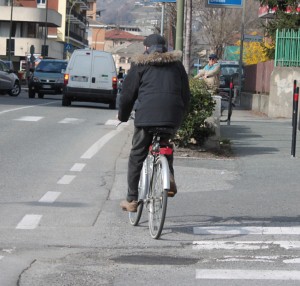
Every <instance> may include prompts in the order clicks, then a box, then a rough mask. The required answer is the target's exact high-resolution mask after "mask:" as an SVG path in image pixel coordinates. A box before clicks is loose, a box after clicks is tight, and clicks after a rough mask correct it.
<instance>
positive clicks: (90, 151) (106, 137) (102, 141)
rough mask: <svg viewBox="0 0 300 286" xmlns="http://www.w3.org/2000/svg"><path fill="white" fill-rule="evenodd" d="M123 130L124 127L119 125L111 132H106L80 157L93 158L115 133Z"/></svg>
mask: <svg viewBox="0 0 300 286" xmlns="http://www.w3.org/2000/svg"><path fill="white" fill-rule="evenodd" d="M122 130H123V128H122V127H119V128H118V129H116V130H112V131H110V132H109V133H107V134H105V135H104V136H103V137H101V138H100V139H99V140H98V141H97V142H95V143H94V144H93V145H92V146H91V147H90V148H89V149H88V150H87V151H86V152H85V153H84V154H83V155H82V156H81V157H80V158H81V159H91V158H92V157H93V156H94V155H96V154H97V153H98V152H99V151H100V149H101V148H102V147H103V146H104V145H105V144H106V143H107V142H108V141H109V140H110V139H112V138H113V137H114V136H115V135H117V134H118V133H119V132H121V131H122Z"/></svg>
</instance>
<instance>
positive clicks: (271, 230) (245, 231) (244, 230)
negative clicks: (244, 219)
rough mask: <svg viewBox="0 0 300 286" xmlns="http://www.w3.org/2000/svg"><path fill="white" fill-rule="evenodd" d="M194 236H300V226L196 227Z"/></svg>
mask: <svg viewBox="0 0 300 286" xmlns="http://www.w3.org/2000/svg"><path fill="white" fill-rule="evenodd" d="M193 232H194V234H202V235H203V234H206V235H211V234H222V235H226V234H230V235H236V234H241V235H252V234H253V235H257V234H258V235H274V234H276V235H277V234H281V235H282V234H288V235H293V234H297V235H298V234H300V226H297V227H264V226H244V227H242V226H212V227H194V228H193Z"/></svg>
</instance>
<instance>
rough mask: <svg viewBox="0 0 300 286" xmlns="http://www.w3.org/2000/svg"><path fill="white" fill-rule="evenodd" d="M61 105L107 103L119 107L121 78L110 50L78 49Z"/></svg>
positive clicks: (69, 70)
mask: <svg viewBox="0 0 300 286" xmlns="http://www.w3.org/2000/svg"><path fill="white" fill-rule="evenodd" d="M64 85H65V86H64V91H63V98H62V105H63V106H69V105H71V102H72V101H89V102H101V103H108V104H109V108H110V109H115V108H116V98H117V92H118V79H117V71H116V65H115V62H114V59H113V57H112V55H111V54H110V53H107V52H103V51H96V50H88V49H79V50H75V51H74V52H73V54H72V56H71V59H70V61H69V63H68V66H67V69H66V73H65V76H64Z"/></svg>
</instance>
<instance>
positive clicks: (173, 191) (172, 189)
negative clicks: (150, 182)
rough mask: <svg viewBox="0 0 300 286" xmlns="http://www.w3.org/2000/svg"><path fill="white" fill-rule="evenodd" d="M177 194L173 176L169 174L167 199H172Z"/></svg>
mask: <svg viewBox="0 0 300 286" xmlns="http://www.w3.org/2000/svg"><path fill="white" fill-rule="evenodd" d="M176 194H177V187H176V183H175V179H174V176H173V175H172V174H170V190H169V191H168V197H171V198H172V197H174V196H175V195H176Z"/></svg>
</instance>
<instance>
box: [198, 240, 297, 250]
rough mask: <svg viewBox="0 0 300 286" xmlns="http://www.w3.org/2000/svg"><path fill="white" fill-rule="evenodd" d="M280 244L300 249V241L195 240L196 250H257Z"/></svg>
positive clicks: (284, 246) (286, 247) (285, 247)
mask: <svg viewBox="0 0 300 286" xmlns="http://www.w3.org/2000/svg"><path fill="white" fill-rule="evenodd" d="M274 245H278V246H279V247H281V248H284V249H300V241H218V240H214V241H208V240H203V241H194V242H193V249H195V250H213V249H237V250H256V249H269V248H271V247H272V246H274Z"/></svg>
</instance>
